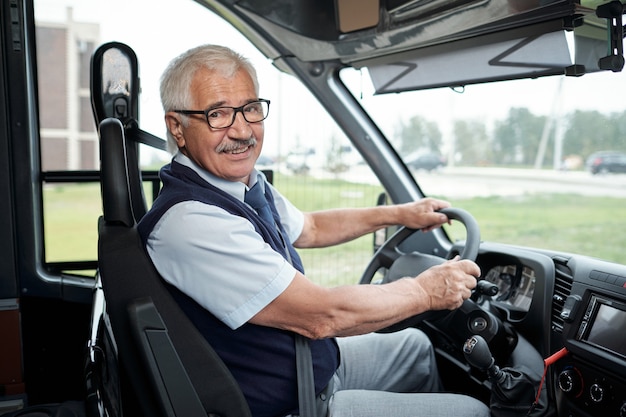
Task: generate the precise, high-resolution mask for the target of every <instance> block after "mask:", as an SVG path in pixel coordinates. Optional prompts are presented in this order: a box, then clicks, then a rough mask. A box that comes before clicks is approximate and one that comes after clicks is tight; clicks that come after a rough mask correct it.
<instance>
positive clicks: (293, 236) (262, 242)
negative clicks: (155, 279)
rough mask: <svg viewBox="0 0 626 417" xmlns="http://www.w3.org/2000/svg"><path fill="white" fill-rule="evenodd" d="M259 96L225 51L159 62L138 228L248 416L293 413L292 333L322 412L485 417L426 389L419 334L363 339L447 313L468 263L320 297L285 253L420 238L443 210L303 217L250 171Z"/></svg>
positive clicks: (425, 347)
mask: <svg viewBox="0 0 626 417" xmlns="http://www.w3.org/2000/svg"><path fill="white" fill-rule="evenodd" d="M258 91H259V86H258V81H257V78H256V72H255V70H254V68H253V67H252V65H251V64H250V63H249V61H247V60H246V59H245V58H244V57H242V56H240V55H239V54H237V53H235V52H234V51H232V50H230V49H228V48H225V47H220V46H215V45H205V46H200V47H197V48H194V49H192V50H190V51H188V52H186V53H184V54H182V55H181V56H179V57H178V58H176V59H174V60H173V61H172V62H171V63H170V65H169V67H168V68H167V69H166V71H165V73H164V74H163V77H162V80H161V100H162V103H163V107H164V110H165V123H166V126H167V136H168V144H169V147H170V150H171V151H172V152H173V153H174V157H173V160H172V162H171V163H170V164H168V165H166V166H165V167H164V168H163V169H162V170H161V179H162V181H163V189H162V192H161V193H160V195H159V196H158V198H157V199H156V200H155V203H154V205H153V207H152V208H151V210H150V211H149V213H148V214H147V215H146V216H145V217H144V219H142V221H141V222H140V225H139V230H140V233H141V234H142V238H143V239H144V242H145V244H146V248H147V251H148V253H149V255H150V257H151V259H152V261H153V262H154V264H155V266H156V268H157V269H158V271H159V272H160V273H161V275H162V276H163V278H164V280H165V281H167V283H169V284H170V285H171V291H172V294H174V296H175V297H176V299H177V301H178V303H179V304H180V305H181V307H182V308H183V310H184V311H185V312H186V313H187V314H188V315H189V317H190V318H191V320H192V321H193V322H194V323H195V325H196V326H197V327H198V328H199V330H200V331H201V332H202V333H203V334H204V336H205V337H206V338H207V340H208V341H209V343H210V344H211V345H212V346H213V348H214V349H215V350H216V352H217V353H218V354H219V355H220V357H221V358H222V359H223V361H224V362H225V363H226V365H227V367H228V368H229V369H230V371H231V373H232V374H233V376H234V377H235V379H236V380H237V382H238V383H239V385H240V387H241V389H242V391H243V393H244V396H245V397H246V399H247V401H248V404H249V406H250V409H251V411H252V414H253V415H254V416H255V417H266V416H267V417H270V416H271V417H277V416H286V415H296V414H298V412H299V410H298V394H297V372H296V349H295V347H294V344H295V342H294V340H295V339H296V335H302V336H304V337H305V338H306V340H307V342H308V344H309V346H310V351H311V355H312V362H313V375H314V385H315V393H316V394H320V393H322V392H324V393H325V394H328V396H330V406H329V407H328V411H327V413H328V415H329V416H343V415H351V416H360V417H366V416H376V417H380V416H386V415H393V416H412V417H414V416H419V415H424V416H431V417H432V416H449V415H476V416H480V415H485V416H486V415H488V414H489V411H488V409H487V407H486V406H485V405H484V404H482V403H481V402H479V401H477V400H475V399H472V398H469V397H466V396H462V395H454V394H443V393H433V392H437V391H439V389H440V382H439V377H438V374H437V368H436V364H435V357H434V353H433V349H432V346H431V344H430V342H429V340H428V338H427V337H426V336H425V335H424V334H423V333H422V332H420V331H418V330H416V329H408V330H405V331H402V332H397V333H393V334H384V335H383V334H377V333H372V332H375V331H376V330H379V329H382V328H385V327H387V326H389V325H391V324H394V323H396V322H398V321H400V320H403V319H405V318H408V317H411V316H413V315H416V314H418V313H422V312H424V311H427V310H433V309H435V310H438V309H454V308H458V307H459V306H460V305H461V304H462V302H463V300H465V299H467V298H468V297H469V296H470V293H471V290H472V288H474V286H475V285H476V277H477V276H479V275H480V270H479V268H478V266H477V265H476V264H474V263H473V262H471V261H467V260H458V259H455V260H452V261H448V262H445V263H443V264H442V265H440V266H435V267H433V268H431V269H429V270H428V271H426V272H424V273H422V274H420V275H419V276H417V277H409V278H408V279H401V280H398V281H396V282H393V283H390V284H385V285H353V286H342V287H336V288H326V287H322V286H319V285H316V284H314V283H313V282H311V281H309V280H308V279H307V278H306V276H305V275H304V268H303V265H302V262H301V260H300V258H299V256H298V253H297V252H296V250H295V248H316V247H327V246H331V245H335V244H339V243H342V242H346V241H349V240H351V239H354V238H357V237H359V236H362V235H364V234H366V233H370V232H372V231H374V230H377V229H379V228H382V227H386V226H390V225H404V226H408V227H411V228H422V229H424V230H426V231H428V230H431V229H433V228H435V227H439V226H440V225H442V224H444V223H446V222H447V221H448V219H447V217H446V216H445V215H443V214H441V213H438V212H437V210H439V209H441V208H444V207H448V206H449V203H447V202H445V201H440V200H435V199H423V200H420V201H417V202H414V203H407V204H400V205H391V206H384V207H372V208H359V209H356V208H355V209H335V210H326V211H318V212H311V213H304V212H301V211H300V210H298V209H297V208H296V207H294V206H293V205H292V204H291V203H290V202H289V201H288V200H287V199H286V198H285V197H284V196H282V195H281V194H280V193H279V192H278V191H277V190H276V189H275V188H274V187H272V186H271V185H270V184H268V183H267V182H266V181H265V178H264V176H263V174H262V173H260V172H259V171H257V170H256V169H255V168H254V166H255V162H256V160H257V158H258V157H259V155H260V153H261V149H262V146H263V140H264V126H263V120H265V118H266V117H267V116H268V111H269V104H270V102H269V101H268V100H264V99H262V98H260V97H259V95H258ZM254 195H256V197H253V196H254ZM408 393H411V394H408ZM425 393H429V394H425ZM325 413H326V411H325Z"/></svg>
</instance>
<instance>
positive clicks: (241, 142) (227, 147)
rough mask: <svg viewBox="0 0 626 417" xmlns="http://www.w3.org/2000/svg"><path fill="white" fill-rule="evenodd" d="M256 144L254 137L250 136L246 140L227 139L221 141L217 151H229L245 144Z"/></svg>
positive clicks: (245, 145)
mask: <svg viewBox="0 0 626 417" xmlns="http://www.w3.org/2000/svg"><path fill="white" fill-rule="evenodd" d="M256 144H257V140H256V138H250V139H246V140H238V141H229V142H225V143H221V144H220V145H219V146H218V147H217V152H230V151H234V150H236V149H240V148H245V147H247V146H254V145H256Z"/></svg>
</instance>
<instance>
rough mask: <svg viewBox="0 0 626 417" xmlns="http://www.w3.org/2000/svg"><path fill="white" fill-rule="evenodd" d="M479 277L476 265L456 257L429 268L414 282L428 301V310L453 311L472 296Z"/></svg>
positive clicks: (478, 269)
mask: <svg viewBox="0 0 626 417" xmlns="http://www.w3.org/2000/svg"><path fill="white" fill-rule="evenodd" d="M479 276H480V268H479V267H478V265H476V263H474V262H472V261H470V260H468V259H463V260H461V259H460V258H459V257H458V256H457V257H456V258H454V259H451V260H448V261H446V262H444V263H443V264H441V265H436V266H433V267H431V268H429V269H428V270H426V271H424V272H423V273H421V274H420V275H418V276H417V277H415V280H416V282H417V283H418V285H419V286H420V287H421V288H422V290H423V291H424V293H425V295H426V296H427V299H428V300H429V306H428V309H429V310H446V309H448V310H454V309H457V308H459V307H460V306H461V305H462V304H463V301H465V300H466V299H468V298H469V297H470V296H471V295H472V290H473V289H474V288H475V287H476V283H477V282H478V281H477V278H478V277H479Z"/></svg>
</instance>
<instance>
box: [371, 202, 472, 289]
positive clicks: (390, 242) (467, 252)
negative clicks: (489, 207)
mask: <svg viewBox="0 0 626 417" xmlns="http://www.w3.org/2000/svg"><path fill="white" fill-rule="evenodd" d="M439 212H440V213H443V214H445V215H446V216H448V218H449V219H450V220H457V221H459V222H460V223H462V224H463V225H464V226H465V229H466V236H467V237H466V241H465V247H464V248H463V251H462V252H461V254H460V256H461V259H469V260H472V261H475V260H476V257H477V256H478V250H479V248H480V228H479V226H478V222H477V221H476V219H475V218H474V216H472V215H471V214H470V213H469V212H468V211H467V210H464V209H461V208H458V207H448V208H445V209H441V210H439ZM419 231H420V229H411V228H408V227H401V228H400V229H398V230H397V231H396V232H395V233H394V234H393V235H392V236H391V237H390V238H389V239H387V240H386V241H385V243H383V244H382V245H381V247H380V248H378V250H377V251H376V253H375V254H374V256H373V257H372V259H371V261H370V263H369V264H368V266H367V268H366V269H365V271H364V273H363V275H362V276H361V280H360V281H359V284H370V283H371V282H372V279H373V277H374V274H375V273H376V272H377V271H378V270H379V269H380V268H383V267H385V268H390V267H391V264H393V262H394V261H395V260H396V259H398V258H399V257H400V256H402V255H406V253H404V252H401V251H400V250H399V249H398V246H399V245H400V244H401V243H402V242H404V241H405V240H406V239H408V237H409V236H411V235H412V234H414V233H417V232H419ZM441 259H442V262H443V261H444V259H443V258H441Z"/></svg>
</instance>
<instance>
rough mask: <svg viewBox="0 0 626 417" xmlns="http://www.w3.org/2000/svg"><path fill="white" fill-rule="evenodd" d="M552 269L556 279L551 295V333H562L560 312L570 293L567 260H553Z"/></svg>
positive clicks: (570, 286) (570, 274) (569, 275)
mask: <svg viewBox="0 0 626 417" xmlns="http://www.w3.org/2000/svg"><path fill="white" fill-rule="evenodd" d="M554 267H555V272H556V277H555V280H554V294H553V295H552V331H554V332H557V333H563V323H564V321H563V319H562V318H561V311H563V304H565V299H566V298H567V297H568V296H569V295H570V293H571V292H572V282H574V278H573V277H572V271H571V270H570V269H569V268H568V267H567V260H565V259H560V258H555V259H554Z"/></svg>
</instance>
